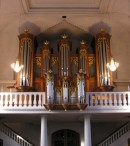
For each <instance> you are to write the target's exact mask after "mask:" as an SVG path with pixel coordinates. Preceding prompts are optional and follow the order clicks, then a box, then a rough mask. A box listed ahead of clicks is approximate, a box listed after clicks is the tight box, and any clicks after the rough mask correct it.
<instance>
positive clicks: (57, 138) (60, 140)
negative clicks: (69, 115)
mask: <svg viewBox="0 0 130 146" xmlns="http://www.w3.org/2000/svg"><path fill="white" fill-rule="evenodd" d="M52 146H80V135H79V134H78V133H77V132H75V131H72V130H68V129H62V130H59V131H56V132H55V133H53V134H52Z"/></svg>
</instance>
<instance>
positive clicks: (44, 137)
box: [40, 116, 48, 146]
mask: <svg viewBox="0 0 130 146" xmlns="http://www.w3.org/2000/svg"><path fill="white" fill-rule="evenodd" d="M40 146H48V136H47V116H41V143H40Z"/></svg>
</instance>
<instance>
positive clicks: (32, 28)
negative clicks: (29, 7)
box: [19, 21, 40, 36]
mask: <svg viewBox="0 0 130 146" xmlns="http://www.w3.org/2000/svg"><path fill="white" fill-rule="evenodd" d="M25 28H28V29H29V31H30V33H31V34H33V35H34V36H35V35H38V34H39V33H40V28H39V27H38V26H37V25H36V24H34V23H31V22H29V21H26V22H25V23H23V24H22V25H21V26H20V27H19V34H22V33H24V30H25Z"/></svg>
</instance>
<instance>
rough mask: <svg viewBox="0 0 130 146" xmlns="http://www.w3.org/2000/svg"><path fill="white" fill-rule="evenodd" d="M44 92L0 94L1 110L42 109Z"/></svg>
mask: <svg viewBox="0 0 130 146" xmlns="http://www.w3.org/2000/svg"><path fill="white" fill-rule="evenodd" d="M44 104H45V93H44V92H0V109H1V108H14V109H16V108H43V106H44Z"/></svg>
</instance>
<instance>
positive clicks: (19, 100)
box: [0, 92, 130, 112]
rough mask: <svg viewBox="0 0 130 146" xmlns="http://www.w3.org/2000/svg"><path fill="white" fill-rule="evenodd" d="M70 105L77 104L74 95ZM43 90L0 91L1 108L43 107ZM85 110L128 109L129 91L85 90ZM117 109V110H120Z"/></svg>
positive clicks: (58, 102)
mask: <svg viewBox="0 0 130 146" xmlns="http://www.w3.org/2000/svg"><path fill="white" fill-rule="evenodd" d="M68 101H69V102H68V103H69V104H70V105H73V104H74V105H75V104H77V99H76V97H71V98H69V100H68ZM44 104H47V103H46V97H45V92H0V110H1V109H10V108H11V109H12V110H13V109H25V108H26V109H29V108H30V109H45V108H44ZM53 104H63V99H62V97H55V98H54V102H53ZM85 104H87V105H88V106H87V108H86V111H89V110H95V111H98V110H101V109H104V110H105V109H106V110H109V109H111V110H113V111H114V110H116V109H118V110H120V111H121V110H122V111H123V110H124V109H125V110H126V109H127V110H130V106H129V104H130V92H86V100H85ZM120 111H119V112H120Z"/></svg>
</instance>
